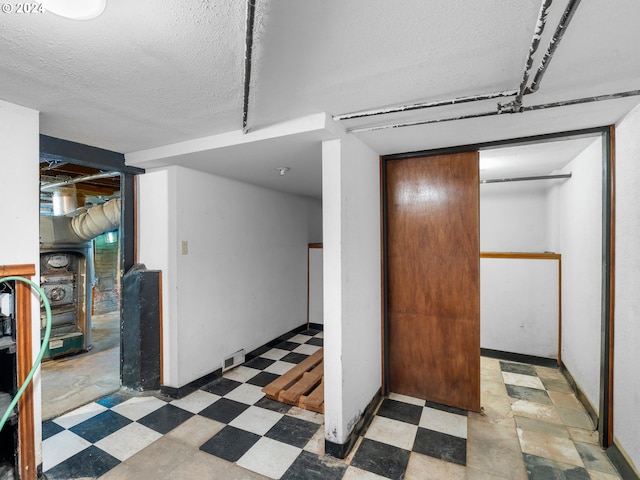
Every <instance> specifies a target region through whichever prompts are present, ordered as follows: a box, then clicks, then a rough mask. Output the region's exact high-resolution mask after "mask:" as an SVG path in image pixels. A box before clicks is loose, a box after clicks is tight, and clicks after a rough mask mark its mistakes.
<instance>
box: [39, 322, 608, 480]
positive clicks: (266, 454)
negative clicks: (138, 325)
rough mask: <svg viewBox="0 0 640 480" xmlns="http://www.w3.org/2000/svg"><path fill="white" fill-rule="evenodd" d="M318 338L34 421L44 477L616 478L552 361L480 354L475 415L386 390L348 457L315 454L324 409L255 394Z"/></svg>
mask: <svg viewBox="0 0 640 480" xmlns="http://www.w3.org/2000/svg"><path fill="white" fill-rule="evenodd" d="M322 338H323V334H322V332H318V331H307V332H304V333H302V334H296V335H291V336H289V337H287V338H282V342H281V343H280V344H279V345H277V346H276V347H274V348H272V349H265V351H264V353H262V355H260V356H259V357H256V358H254V359H252V360H250V361H249V362H247V363H246V364H245V365H243V366H240V367H237V368H235V369H233V370H231V371H229V372H227V373H225V375H224V376H223V378H221V379H218V380H216V381H214V382H212V383H210V384H208V385H205V386H204V387H202V388H201V389H200V390H197V391H196V392H194V393H192V394H191V395H188V396H186V397H184V398H182V399H179V400H174V399H171V398H167V397H163V396H160V395H157V396H132V395H130V394H127V393H124V392H120V393H116V394H114V395H111V396H108V397H106V398H103V399H101V400H98V401H97V402H93V403H90V404H88V405H85V406H83V407H81V408H79V409H77V410H75V411H73V412H70V413H68V414H66V415H63V416H61V417H58V418H56V419H53V420H51V421H48V422H45V423H44V425H43V437H44V438H45V440H44V443H43V468H44V470H45V473H46V476H47V478H48V479H49V480H54V479H67V480H68V479H74V478H100V479H101V480H118V479H140V478H154V479H181V478H220V479H231V480H233V479H247V480H251V479H266V478H272V479H280V478H282V479H283V480H297V479H304V480H313V479H316V478H317V479H327V480H333V479H343V480H359V479H361V480H376V479H378V480H379V479H385V478H390V479H398V480H400V479H405V480H412V479H424V480H429V479H438V480H443V479H454V480H455V479H470V480H492V479H493V480H501V479H502V480H504V479H509V480H519V479H522V480H525V479H532V480H546V479H567V480H569V479H571V480H580V479H585V480H587V479H591V480H613V479H618V478H620V477H619V476H618V474H617V473H616V471H615V469H614V468H613V467H612V465H611V464H610V462H609V461H608V459H607V457H606V456H605V455H604V453H603V451H602V449H600V447H598V445H597V434H596V433H594V432H593V426H592V425H591V421H590V419H589V417H588V416H587V414H586V412H585V411H584V408H583V407H582V405H581V404H580V403H579V402H578V401H577V400H576V397H575V395H573V393H572V391H571V389H570V387H569V385H568V384H567V382H566V380H565V379H564V377H563V375H562V374H561V373H560V372H559V371H558V370H556V369H551V368H545V367H537V366H536V367H534V366H531V365H526V364H520V363H513V362H503V361H499V360H495V359H490V358H482V406H483V413H482V414H477V413H472V412H471V413H468V414H467V412H463V411H459V410H456V409H450V408H443V407H442V406H439V405H435V404H431V403H426V402H424V401H423V400H418V399H415V398H410V397H405V396H402V395H396V394H392V395H391V396H390V397H389V398H386V399H384V400H383V402H382V403H381V404H380V406H379V408H378V411H377V413H376V416H375V417H374V419H373V421H372V422H371V425H370V426H369V428H368V430H367V431H366V432H365V433H364V435H363V436H362V437H361V438H359V439H358V442H357V443H356V446H355V448H354V450H353V452H352V453H351V454H350V455H349V457H347V459H345V460H344V461H342V460H337V459H333V458H330V457H326V456H324V428H323V416H322V415H320V414H315V413H312V412H308V411H306V410H302V409H299V408H297V407H291V406H288V405H284V404H281V403H278V402H274V401H271V400H268V399H266V398H265V397H264V396H263V394H262V392H261V388H262V386H264V385H266V384H268V383H269V382H270V381H272V380H273V379H274V378H277V376H278V375H281V374H283V373H284V372H285V371H287V370H288V369H289V368H291V367H292V366H293V365H294V364H296V363H299V362H300V361H301V360H302V359H304V358H306V356H307V355H310V354H312V353H313V352H314V351H315V350H316V349H317V348H319V347H320V346H321V345H322Z"/></svg>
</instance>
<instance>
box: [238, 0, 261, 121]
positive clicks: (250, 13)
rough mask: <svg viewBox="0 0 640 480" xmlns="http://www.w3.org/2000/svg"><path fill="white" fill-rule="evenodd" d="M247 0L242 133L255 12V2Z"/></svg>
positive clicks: (246, 111) (247, 102)
mask: <svg viewBox="0 0 640 480" xmlns="http://www.w3.org/2000/svg"><path fill="white" fill-rule="evenodd" d="M257 1H258V0H247V27H246V32H245V45H244V99H243V106H242V133H247V132H248V131H249V128H248V127H247V117H248V115H249V89H250V86H251V56H252V54H253V24H254V19H255V14H256V2H257Z"/></svg>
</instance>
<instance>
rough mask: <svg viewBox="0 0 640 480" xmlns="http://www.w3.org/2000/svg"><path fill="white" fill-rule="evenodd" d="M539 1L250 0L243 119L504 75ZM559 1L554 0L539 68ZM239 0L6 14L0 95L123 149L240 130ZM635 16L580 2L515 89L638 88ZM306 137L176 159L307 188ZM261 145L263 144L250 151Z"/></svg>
mask: <svg viewBox="0 0 640 480" xmlns="http://www.w3.org/2000/svg"><path fill="white" fill-rule="evenodd" d="M540 3H541V0H518V1H513V0H483V1H481V2H469V1H465V0H429V1H425V0H402V1H396V0H349V1H344V0H323V1H322V2H311V1H300V0H256V17H255V18H256V23H255V35H254V51H253V62H252V78H251V95H250V100H249V114H248V126H249V129H250V132H256V131H260V130H261V129H264V128H266V127H269V126H272V125H274V124H277V123H279V122H283V121H287V120H291V119H296V118H298V117H302V116H307V115H310V114H315V113H319V112H326V113H327V114H329V115H337V114H342V113H346V112H350V111H353V110H359V109H370V108H376V107H383V106H388V105H394V104H402V103H412V102H417V101H432V100H442V99H449V98H452V97H457V96H466V95H475V94H483V93H492V92H496V91H502V90H513V89H516V88H517V86H518V84H519V83H520V80H521V77H522V71H523V67H524V64H525V59H526V56H527V52H528V49H529V45H530V42H531V38H532V35H533V32H534V27H535V25H536V19H537V16H538V12H539V9H540ZM566 4H567V0H554V2H553V6H552V9H551V12H550V14H549V17H548V24H547V28H546V29H545V32H544V34H543V36H542V42H541V46H540V49H539V52H538V53H537V54H536V57H535V62H534V68H536V67H537V64H538V61H539V59H540V58H541V55H542V53H543V51H544V50H545V49H546V47H547V45H548V42H549V38H550V36H551V34H552V33H553V30H555V27H556V25H557V23H558V20H559V18H560V16H561V14H562V11H563V10H564V8H565V6H566ZM245 9H246V2H245V1H244V0H197V1H196V0H192V1H191V0H190V1H188V2H187V1H183V0H136V1H134V2H131V1H126V0H108V4H107V8H106V10H105V12H104V14H103V15H102V16H100V17H98V18H97V19H95V20H90V21H72V20H66V19H63V18H59V17H57V16H55V15H53V14H51V13H43V14H31V15H18V14H2V15H1V16H0V22H2V29H1V30H0V55H1V59H2V61H1V62H0V98H1V99H3V100H6V101H9V102H13V103H17V104H20V105H25V106H27V107H31V108H34V109H37V110H39V111H41V131H42V133H44V134H47V135H51V136H54V137H59V138H64V139H69V140H73V141H76V142H80V143H85V144H88V145H93V146H98V147H102V148H107V149H110V150H115V151H118V152H122V153H126V154H129V153H132V155H128V156H127V159H128V160H127V161H129V158H136V155H135V153H136V152H139V151H148V149H154V148H155V147H162V146H165V145H172V144H176V143H179V142H185V141H188V140H191V139H198V138H201V137H209V136H215V135H219V134H224V133H225V132H232V131H237V130H239V129H240V128H241V126H242V105H243V68H244V42H245V32H244V29H245V14H246V12H245ZM639 18H640V2H639V1H637V0H585V1H583V2H581V4H580V6H579V8H578V10H577V12H576V14H575V16H574V18H573V21H572V23H571V25H570V26H569V28H568V30H567V32H566V34H565V35H564V37H563V39H562V42H561V44H560V46H559V48H558V50H557V52H556V54H555V56H554V58H553V61H552V62H551V64H550V66H549V69H548V70H547V74H546V76H545V78H544V80H543V82H542V85H541V88H540V90H539V92H537V93H535V94H533V95H527V96H525V98H524V105H525V106H527V105H535V104H541V103H546V102H555V101H561V100H569V99H575V98H580V97H585V96H592V95H600V94H608V93H616V92H620V91H625V90H635V89H639V88H640V62H638V61H636V60H637V59H638V58H640V29H638V28H637V25H636V24H637V19H639ZM638 101H640V97H632V98H629V99H623V100H615V101H608V102H598V103H591V104H587V105H579V106H573V107H563V108H556V109H549V110H544V111H536V112H527V113H519V114H504V115H499V116H492V117H487V118H480V119H472V120H462V121H454V122H445V123H438V124H432V125H422V126H417V127H407V128H396V129H386V130H381V131H372V132H365V133H357V134H356V135H357V136H358V137H359V138H361V139H362V140H363V141H364V142H365V143H367V144H369V145H370V146H371V147H372V148H373V149H374V150H376V151H377V152H378V153H381V154H387V153H398V152H404V151H415V150H422V149H429V148H438V147H445V146H453V145H464V144H472V143H478V142H485V141H492V140H496V139H508V138H516V137H522V136H527V135H533V134H541V133H550V132H556V131H567V130H571V129H576V128H587V127H593V126H601V125H606V124H610V123H615V122H616V121H618V120H619V119H620V118H621V117H622V116H624V115H625V113H626V112H628V111H629V110H630V109H631V108H632V107H633V106H635V105H636V104H637V103H638ZM496 106H497V101H494V100H491V101H485V102H478V103H473V104H465V105H458V106H448V107H439V108H436V109H430V110H428V111H426V110H421V111H415V112H409V113H400V114H393V115H385V116H381V117H375V118H366V119H358V120H350V121H344V122H339V123H340V125H339V127H344V128H348V129H350V128H355V127H362V126H370V125H378V124H384V123H394V122H403V121H415V120H425V119H437V118H444V117H450V116H458V115H464V114H469V113H478V112H480V113H482V112H493V111H496ZM318 138H319V136H313V135H305V136H304V137H301V139H302V140H304V141H306V142H307V144H305V145H303V144H302V143H304V142H302V143H300V142H297V141H294V140H293V137H292V138H291V142H290V144H287V142H286V141H282V142H280V141H278V142H276V141H270V142H269V143H268V144H265V145H262V146H263V147H265V148H271V150H269V151H268V154H267V152H266V150H264V149H261V148H258V147H257V145H253V146H252V145H251V144H250V142H247V143H245V144H244V146H242V145H240V144H239V146H238V148H233V149H232V152H231V153H232V156H231V157H226V156H225V155H220V154H215V153H213V152H212V153H211V155H210V156H209V157H208V156H207V152H206V151H204V150H203V151H199V152H197V153H194V156H193V158H192V159H190V157H189V156H188V155H183V156H181V157H180V162H181V164H183V165H186V166H191V167H193V168H199V169H202V170H208V171H212V172H215V173H217V174H221V175H228V176H230V177H233V178H238V179H240V180H246V181H251V182H252V183H257V184H263V185H265V186H269V187H270V188H281V189H283V190H287V191H291V192H295V193H298V192H300V191H303V192H308V194H310V195H313V196H317V195H318V194H319V185H320V180H319V178H318V177H319V165H318V163H319V161H320V160H319V158H320V149H319V144H318V142H319V139H318ZM229 148H230V147H229ZM169 150H171V149H170V148H169ZM225 152H226V150H225ZM261 153H265V155H264V156H268V157H269V158H270V160H269V161H268V162H262V163H261V158H260V157H261ZM159 157H162V158H164V159H165V160H164V161H162V162H156V163H155V165H166V164H170V162H171V158H172V156H171V155H169V154H162V153H161V154H159ZM207 158H210V161H207ZM229 158H241V159H242V163H241V165H237V164H236V163H232V162H231V161H230V160H229ZM275 162H278V163H281V164H287V163H295V162H297V163H296V165H297V166H299V168H300V169H301V171H303V172H305V174H304V176H305V177H313V178H304V179H303V178H302V176H301V177H300V179H299V180H297V181H300V182H303V183H301V184H299V185H298V187H297V188H288V187H278V186H276V187H273V186H272V185H273V184H274V183H273V182H274V180H273V179H272V178H270V176H271V175H273V168H272V166H273V165H272V164H273V163H275ZM267 164H268V165H267ZM150 165H151V163H149V164H148V166H150ZM142 166H144V165H142ZM299 171H300V170H299ZM292 172H293V170H292ZM304 182H306V183H304ZM294 183H295V182H294V180H291V184H292V185H293V184H294ZM310 185H314V186H313V187H311V186H310Z"/></svg>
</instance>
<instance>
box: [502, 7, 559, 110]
mask: <svg viewBox="0 0 640 480" xmlns="http://www.w3.org/2000/svg"><path fill="white" fill-rule="evenodd" d="M551 2H552V0H544V1H543V2H542V5H541V6H540V13H539V14H538V22H537V23H536V28H535V31H534V32H533V38H532V39H531V46H530V47H529V54H528V55H527V60H526V61H525V64H524V72H523V73H522V81H521V82H520V88H518V93H517V94H516V98H514V99H513V102H511V105H513V108H514V110H515V111H522V97H523V96H524V92H525V91H526V89H527V82H528V81H529V70H531V66H532V65H533V55H534V54H535V53H536V51H537V50H538V45H540V39H541V37H542V33H543V32H544V27H545V25H546V23H547V15H549V9H550V8H551Z"/></svg>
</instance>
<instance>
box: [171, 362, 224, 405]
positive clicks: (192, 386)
mask: <svg viewBox="0 0 640 480" xmlns="http://www.w3.org/2000/svg"><path fill="white" fill-rule="evenodd" d="M220 377H222V368H219V369H217V370H215V371H213V372H211V373H208V374H207V375H205V376H203V377H200V378H197V379H195V380H194V381H193V382H189V383H187V384H186V385H183V386H182V387H168V386H167V385H161V386H160V393H161V394H163V395H166V396H168V397H171V398H182V397H186V396H187V395H189V394H190V393H193V392H195V391H196V390H198V389H199V388H200V387H204V386H205V385H206V384H207V383H211V382H213V381H214V380H217V379H218V378H220Z"/></svg>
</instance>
